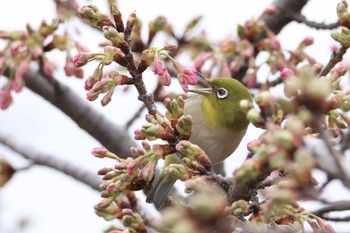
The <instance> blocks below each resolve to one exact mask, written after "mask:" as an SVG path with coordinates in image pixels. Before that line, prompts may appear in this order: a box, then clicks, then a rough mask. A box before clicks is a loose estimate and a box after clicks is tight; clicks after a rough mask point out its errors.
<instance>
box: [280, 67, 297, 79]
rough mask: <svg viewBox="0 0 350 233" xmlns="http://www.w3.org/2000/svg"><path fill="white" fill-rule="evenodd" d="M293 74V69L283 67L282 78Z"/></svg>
mask: <svg viewBox="0 0 350 233" xmlns="http://www.w3.org/2000/svg"><path fill="white" fill-rule="evenodd" d="M292 75H294V73H293V71H292V70H291V69H288V68H283V70H282V71H281V74H280V76H281V78H282V79H285V78H288V77H290V76H292Z"/></svg>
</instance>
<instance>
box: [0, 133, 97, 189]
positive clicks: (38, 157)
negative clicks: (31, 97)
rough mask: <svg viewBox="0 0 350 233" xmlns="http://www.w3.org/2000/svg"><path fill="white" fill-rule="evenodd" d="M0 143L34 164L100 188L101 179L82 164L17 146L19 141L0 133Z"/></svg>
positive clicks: (94, 187) (27, 147)
mask: <svg viewBox="0 0 350 233" xmlns="http://www.w3.org/2000/svg"><path fill="white" fill-rule="evenodd" d="M0 143H1V144H2V145H4V146H6V147H8V148H9V149H11V150H12V151H14V152H16V153H17V154H19V155H21V156H22V157H24V158H26V159H28V160H30V161H31V162H32V163H33V164H35V165H41V166H46V167H50V168H52V169H55V170H57V171H60V172H63V173H64V174H66V175H68V176H70V177H72V178H74V179H76V180H77V181H80V182H82V183H84V184H86V185H88V186H90V187H91V188H92V189H94V190H97V191H98V190H99V189H100V188H99V187H100V184H101V179H100V178H99V177H98V176H97V174H94V173H91V172H90V171H87V170H84V169H82V166H78V165H74V164H73V163H72V162H71V161H64V160H62V159H60V158H59V157H54V156H52V155H49V154H48V153H44V152H42V151H37V150H35V149H33V148H31V147H29V146H19V145H20V143H18V142H17V141H15V140H13V139H11V137H9V136H5V135H2V134H0Z"/></svg>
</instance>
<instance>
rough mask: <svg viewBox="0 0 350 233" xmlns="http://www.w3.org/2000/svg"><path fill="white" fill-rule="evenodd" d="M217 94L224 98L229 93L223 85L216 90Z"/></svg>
mask: <svg viewBox="0 0 350 233" xmlns="http://www.w3.org/2000/svg"><path fill="white" fill-rule="evenodd" d="M216 95H217V97H218V98H219V99H224V98H226V96H227V95H228V91H227V90H226V89H225V88H223V87H220V88H219V89H218V90H217V91H216Z"/></svg>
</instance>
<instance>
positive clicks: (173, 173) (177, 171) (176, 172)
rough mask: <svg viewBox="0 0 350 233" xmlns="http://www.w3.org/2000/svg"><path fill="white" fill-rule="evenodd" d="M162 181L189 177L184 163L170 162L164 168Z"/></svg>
mask: <svg viewBox="0 0 350 233" xmlns="http://www.w3.org/2000/svg"><path fill="white" fill-rule="evenodd" d="M164 174H165V177H164V181H165V182H166V181H170V180H174V179H176V180H177V179H180V180H187V179H188V178H189V173H188V169H187V167H186V166H185V165H184V164H177V163H172V164H170V165H168V166H167V167H166V168H165V169H164Z"/></svg>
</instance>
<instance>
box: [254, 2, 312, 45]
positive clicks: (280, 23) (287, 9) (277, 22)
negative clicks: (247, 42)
mask: <svg viewBox="0 0 350 233" xmlns="http://www.w3.org/2000/svg"><path fill="white" fill-rule="evenodd" d="M307 2H308V0H275V1H274V2H273V3H272V5H274V6H276V8H277V11H276V13H274V14H271V15H262V16H261V18H260V19H261V20H262V21H263V22H265V24H266V26H267V27H268V28H269V29H270V30H271V31H272V32H273V33H275V34H278V33H279V32H280V31H281V30H282V28H284V27H285V26H286V25H287V24H289V23H290V22H292V21H294V16H295V15H299V14H300V12H301V10H302V9H303V8H304V6H305V5H306V3H307ZM265 36H266V35H264V34H263V35H260V36H259V37H258V38H257V39H256V41H259V40H261V39H263V38H264V37H265Z"/></svg>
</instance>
